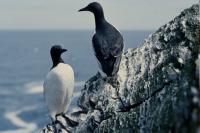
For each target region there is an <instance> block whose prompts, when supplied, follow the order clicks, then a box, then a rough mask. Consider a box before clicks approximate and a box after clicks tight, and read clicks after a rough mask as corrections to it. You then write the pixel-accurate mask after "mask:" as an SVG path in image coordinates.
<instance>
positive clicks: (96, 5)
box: [79, 2, 103, 14]
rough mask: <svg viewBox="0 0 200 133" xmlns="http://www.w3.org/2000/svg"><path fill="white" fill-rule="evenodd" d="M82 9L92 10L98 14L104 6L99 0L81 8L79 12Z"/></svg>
mask: <svg viewBox="0 0 200 133" xmlns="http://www.w3.org/2000/svg"><path fill="white" fill-rule="evenodd" d="M81 11H90V12H92V13H94V14H97V13H99V12H102V11H103V8H102V6H101V5H100V4H99V3H98V2H92V3H90V4H89V5H88V6H86V7H84V8H82V9H80V10H79V12H81Z"/></svg>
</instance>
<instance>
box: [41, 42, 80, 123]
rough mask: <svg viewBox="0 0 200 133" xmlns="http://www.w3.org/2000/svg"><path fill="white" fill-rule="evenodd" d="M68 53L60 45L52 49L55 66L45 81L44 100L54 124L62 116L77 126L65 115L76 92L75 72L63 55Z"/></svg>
mask: <svg viewBox="0 0 200 133" xmlns="http://www.w3.org/2000/svg"><path fill="white" fill-rule="evenodd" d="M65 51H67V50H66V49H63V48H62V47H61V46H59V45H55V46H53V47H52V48H51V51H50V54H51V58H52V61H53V66H52V68H51V70H50V72H49V73H48V74H47V77H46V80H45V81H44V85H43V87H44V98H45V102H46V104H47V107H48V110H49V114H50V116H51V119H52V122H53V124H55V122H56V121H57V116H58V115H61V116H63V117H64V118H65V119H67V121H69V123H73V124H77V123H75V122H74V121H72V120H70V119H69V118H67V117H66V116H65V115H64V113H65V111H66V109H67V107H68V105H69V103H70V100H71V97H72V94H73V90H74V72H73V69H72V67H71V66H70V65H68V64H65V63H64V61H63V59H62V58H61V54H62V53H64V52H65Z"/></svg>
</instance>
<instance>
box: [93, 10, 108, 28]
mask: <svg viewBox="0 0 200 133" xmlns="http://www.w3.org/2000/svg"><path fill="white" fill-rule="evenodd" d="M94 17H95V25H96V30H99V29H102V26H103V24H104V23H105V21H106V20H105V17H104V13H103V10H102V11H99V12H98V13H95V14H94Z"/></svg>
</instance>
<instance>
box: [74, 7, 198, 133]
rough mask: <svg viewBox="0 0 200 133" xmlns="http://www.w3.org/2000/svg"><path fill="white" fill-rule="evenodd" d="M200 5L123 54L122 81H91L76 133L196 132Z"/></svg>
mask: <svg viewBox="0 0 200 133" xmlns="http://www.w3.org/2000/svg"><path fill="white" fill-rule="evenodd" d="M198 15H199V6H198V5H193V6H192V7H191V8H189V9H186V10H184V11H183V12H182V13H181V14H180V15H179V16H177V17H176V18H175V19H174V20H172V21H170V22H169V23H167V24H166V25H164V26H162V27H160V28H159V29H158V30H157V31H156V32H155V33H153V34H152V35H150V36H149V37H148V38H147V39H146V40H145V41H144V43H143V44H142V45H140V47H139V48H136V49H128V51H126V52H125V53H124V56H123V59H122V62H121V65H120V70H119V73H118V77H115V78H103V77H102V76H101V75H100V74H99V73H97V75H95V76H94V77H92V78H91V79H90V80H88V81H87V82H86V84H85V86H84V88H83V90H82V92H81V96H80V98H79V103H78V104H79V106H80V108H81V109H82V110H83V112H87V113H86V115H85V119H84V120H82V121H80V124H79V126H77V127H75V128H73V129H71V132H76V133H77V132H81V133H83V132H85V133H86V132H87V133H89V132H91V133H92V132H96V133H101V132H109V133H112V132H113V133H129V132H183V133H184V132H196V131H197V130H198V128H199V129H200V125H198V123H199V122H200V100H199V98H200V93H199V92H200V91H199V85H198V76H196V75H197V74H196V73H197V71H196V66H197V65H196V64H197V63H196V64H195V62H198V61H196V60H197V59H198V50H199V45H200V44H199V43H200V41H199V39H200V38H199V34H198V32H199V25H200V22H199V20H198Z"/></svg>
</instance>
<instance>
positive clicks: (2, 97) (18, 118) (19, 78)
mask: <svg viewBox="0 0 200 133" xmlns="http://www.w3.org/2000/svg"><path fill="white" fill-rule="evenodd" d="M121 33H122V35H123V37H124V43H125V50H127V49H128V48H136V47H138V46H139V45H141V44H142V42H143V41H144V39H145V38H147V37H148V35H149V34H151V33H152V31H145V30H142V31H140V30H138V31H122V32H121ZM93 34H94V31H92V30H91V31H90V30H88V31H86V30H83V31H78V30H1V31H0V133H36V132H39V131H40V130H41V129H42V128H43V127H44V126H45V125H46V124H48V123H50V118H49V116H48V111H47V108H46V105H45V103H44V98H43V87H42V85H43V81H44V79H45V77H46V75H47V73H48V72H49V70H50V68H51V66H52V62H51V58H50V53H49V50H50V48H51V46H53V45H61V46H63V47H64V48H66V49H68V51H67V52H66V53H64V54H63V55H62V57H63V59H64V61H65V63H68V64H70V65H71V66H72V67H73V69H74V72H75V82H76V85H75V90H74V97H73V99H72V103H71V106H72V107H73V106H76V103H77V97H78V96H79V95H80V90H81V89H82V88H83V85H84V83H85V81H87V80H88V79H90V78H91V77H92V76H93V75H95V74H96V73H97V72H98V69H99V68H98V64H97V61H96V58H95V56H94V52H93V48H92V41H91V40H92V36H93Z"/></svg>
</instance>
